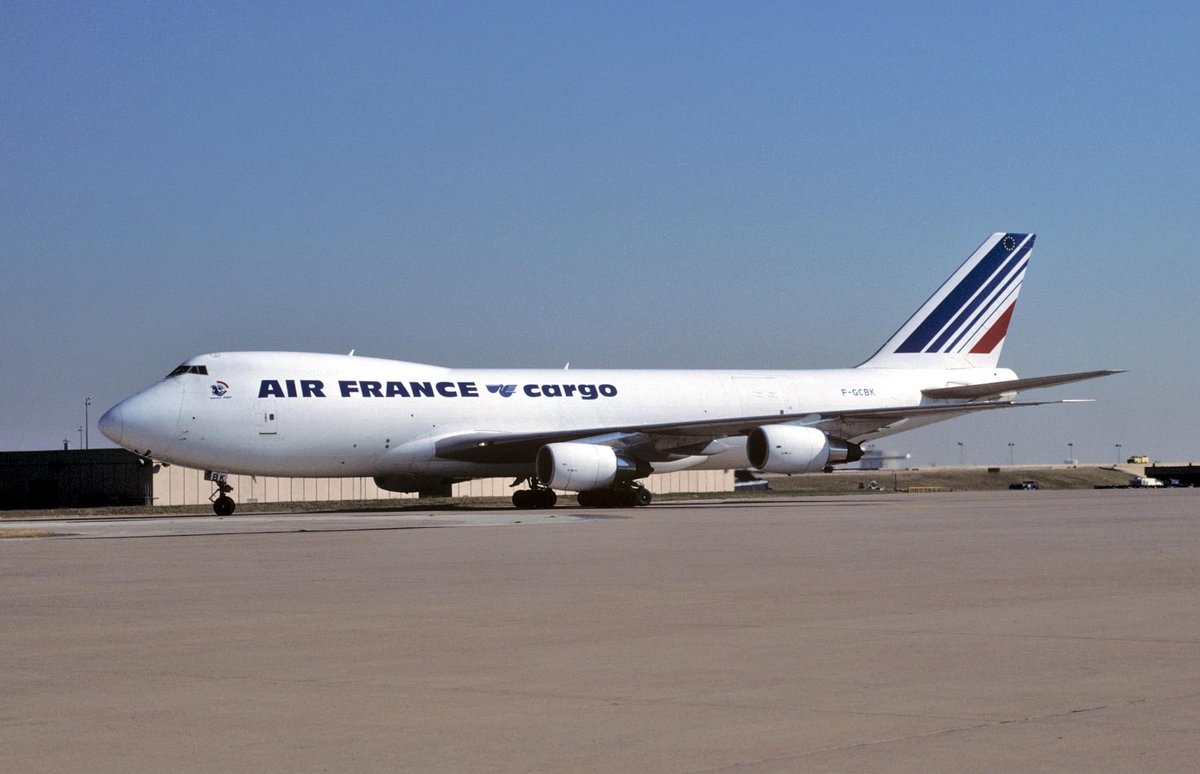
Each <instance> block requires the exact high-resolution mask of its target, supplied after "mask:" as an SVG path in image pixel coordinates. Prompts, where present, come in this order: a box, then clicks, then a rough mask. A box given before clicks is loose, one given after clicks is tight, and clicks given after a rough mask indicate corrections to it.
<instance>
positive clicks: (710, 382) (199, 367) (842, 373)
mask: <svg viewBox="0 0 1200 774" xmlns="http://www.w3.org/2000/svg"><path fill="white" fill-rule="evenodd" d="M1034 238H1035V235H1034V234H1018V233H996V234H992V235H991V236H990V237H988V238H987V239H986V240H984V242H983V244H981V245H980V246H979V248H978V249H976V250H975V252H974V253H972V254H971V256H970V257H969V258H968V259H967V260H966V262H965V263H963V264H962V265H961V266H959V267H958V269H957V270H956V271H955V272H954V273H953V274H952V275H951V276H950V277H949V279H947V280H946V281H945V282H944V283H943V284H942V285H941V287H940V288H939V289H938V290H937V291H936V292H935V293H934V294H933V295H932V296H930V298H929V299H928V300H927V301H926V302H925V303H924V304H923V305H922V306H921V307H920V308H919V309H918V310H917V311H916V313H914V314H913V315H912V316H911V317H910V318H909V319H908V321H907V322H905V323H904V324H903V325H902V326H900V329H899V330H897V331H896V333H895V334H893V336H892V337H891V338H890V339H888V340H887V342H886V343H884V345H883V346H882V347H880V348H879V350H878V351H877V352H876V353H875V354H874V355H872V356H871V357H870V358H868V359H867V360H866V361H864V362H863V363H861V364H859V365H858V366H856V367H854V368H842V369H831V370H795V371H790V370H789V371H755V370H720V371H716V370H709V371H699V370H553V369H490V368H489V369H485V368H444V367H440V366H435V365H427V364H422V363H409V362H403V361H396V360H384V359H377V358H370V357H361V356H354V355H353V352H352V353H351V354H350V355H334V354H316V353H296V352H215V353H212V354H208V355H200V356H198V357H194V358H191V359H190V360H187V361H185V362H184V363H183V364H182V365H180V366H179V367H177V368H175V369H174V370H173V371H171V372H170V373H169V374H167V376H166V377H165V378H164V379H163V380H162V381H160V382H158V383H156V384H153V385H151V386H150V387H148V388H146V389H145V390H143V391H141V392H139V393H137V394H135V395H133V396H132V397H130V398H127V399H125V400H123V401H121V402H120V403H118V404H117V405H116V406H113V407H112V408H111V409H109V410H108V411H107V412H106V413H105V414H104V415H103V416H102V417H101V418H100V422H99V428H100V431H101V432H102V433H103V434H104V435H105V436H107V437H108V438H109V439H110V440H111V441H112V442H113V443H115V444H117V445H118V446H121V447H124V448H126V449H130V450H132V451H133V452H135V453H136V454H138V455H140V456H141V457H142V458H144V459H146V460H148V461H149V460H157V461H160V462H168V463H176V464H179V465H186V466H189V467H194V468H201V469H203V470H204V471H205V472H206V478H208V479H209V480H211V481H213V483H214V484H215V485H216V489H215V490H214V492H213V495H212V497H211V498H210V499H211V500H212V502H213V510H214V512H215V513H216V514H217V515H220V516H226V515H229V514H231V513H233V511H234V509H235V503H234V500H233V498H232V497H230V494H231V492H232V487H231V486H229V485H228V483H227V480H226V479H227V476H228V474H230V473H242V474H250V475H273V476H330V477H342V476H354V477H357V476H371V477H373V478H374V479H375V482H376V483H377V484H378V485H379V486H380V487H381V488H383V489H385V490H388V491H396V492H419V493H422V494H431V493H445V494H448V489H449V486H450V485H451V484H453V483H456V482H460V481H466V480H469V479H473V478H490V477H498V476H504V477H512V478H513V479H514V481H513V486H514V487H518V486H520V485H521V484H526V485H527V487H526V488H520V489H516V491H515V492H514V494H513V496H512V501H513V505H514V506H516V507H518V508H549V507H553V506H554V505H555V503H556V500H557V494H556V490H557V491H560V492H574V493H576V497H577V500H578V502H579V504H580V505H581V506H585V507H587V506H592V507H596V506H600V507H632V506H639V505H648V504H649V503H650V501H651V499H652V495H651V493H650V491H649V490H648V489H647V488H646V487H645V485H644V484H643V482H642V479H644V478H645V477H646V476H648V475H650V474H651V473H656V472H658V473H662V472H670V471H676V470H684V469H688V468H704V469H731V468H744V467H747V466H749V467H752V468H754V469H756V470H758V471H761V472H764V473H805V472H816V471H821V470H826V471H828V470H832V469H833V466H835V465H839V464H844V463H849V462H853V461H855V460H858V459H859V458H860V457H861V456H862V444H864V443H865V442H867V441H871V440H874V439H876V438H881V437H884V436H887V435H891V434H893V433H898V432H901V431H905V430H911V429H913V428H917V427H922V426H925V425H928V424H931V423H933V422H940V421H943V420H946V419H950V418H953V417H958V416H963V415H966V414H970V413H974V412H977V411H990V410H994V409H1005V408H1014V407H1024V406H1038V405H1046V404H1047V403H1066V402H1070V401H1041V402H1019V401H1017V400H1016V397H1017V393H1018V392H1019V391H1022V390H1027V389H1033V388H1038V387H1049V386H1052V385H1059V384H1067V383H1070V382H1076V381H1080V380H1083V379H1091V378H1095V377H1100V376H1107V375H1110V374H1114V373H1120V371H1111V370H1107V371H1086V372H1077V373H1068V374H1056V375H1053V376H1041V377H1034V378H1026V379H1021V378H1018V377H1017V375H1016V373H1014V372H1013V371H1011V370H1009V369H1007V368H1000V367H998V362H999V358H1000V352H1001V350H1002V348H1003V346H1004V341H1005V337H1006V335H1007V332H1008V327H1009V322H1010V321H1011V319H1012V314H1013V309H1014V306H1015V303H1016V300H1017V295H1018V293H1019V292H1020V289H1021V283H1022V281H1023V280H1024V277H1025V270H1026V267H1027V265H1028V263H1029V259H1030V257H1031V256H1032V253H1033V243H1034Z"/></svg>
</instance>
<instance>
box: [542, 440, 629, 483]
mask: <svg viewBox="0 0 1200 774" xmlns="http://www.w3.org/2000/svg"><path fill="white" fill-rule="evenodd" d="M534 470H535V472H536V473H537V480H538V483H539V484H541V485H542V486H545V487H549V488H550V489H564V490H566V491H568V492H584V491H587V490H590V489H603V488H605V487H610V486H612V485H613V484H615V483H618V482H621V481H632V480H633V479H635V478H641V477H643V476H647V475H649V474H650V472H651V468H650V466H649V465H647V464H646V463H644V462H639V461H635V460H630V459H626V458H625V457H622V456H621V455H619V454H617V452H616V451H615V450H614V449H613V448H612V447H611V446H596V445H593V444H590V443H548V444H546V445H545V446H543V447H542V448H540V449H538V453H537V461H536V462H535V463H534Z"/></svg>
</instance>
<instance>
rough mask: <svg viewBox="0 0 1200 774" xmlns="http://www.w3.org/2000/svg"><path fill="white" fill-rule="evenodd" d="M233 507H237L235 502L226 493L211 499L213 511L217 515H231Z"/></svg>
mask: <svg viewBox="0 0 1200 774" xmlns="http://www.w3.org/2000/svg"><path fill="white" fill-rule="evenodd" d="M235 508H237V503H235V502H234V501H233V498H232V497H229V496H228V495H221V496H220V497H218V498H217V499H215V500H213V513H215V514H217V515H218V516H232V515H233V511H234V509H235Z"/></svg>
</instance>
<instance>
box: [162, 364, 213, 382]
mask: <svg viewBox="0 0 1200 774" xmlns="http://www.w3.org/2000/svg"><path fill="white" fill-rule="evenodd" d="M180 374H201V375H202V376H208V366H202V365H186V364H185V365H181V366H176V368H175V370H174V371H172V372H171V373H169V374H167V378H168V379H170V378H171V377H172V376H179V375H180Z"/></svg>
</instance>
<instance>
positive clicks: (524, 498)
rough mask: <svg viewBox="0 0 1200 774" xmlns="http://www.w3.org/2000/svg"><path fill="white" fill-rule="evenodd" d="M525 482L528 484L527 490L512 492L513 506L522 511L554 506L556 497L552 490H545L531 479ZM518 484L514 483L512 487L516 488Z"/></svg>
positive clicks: (517, 482)
mask: <svg viewBox="0 0 1200 774" xmlns="http://www.w3.org/2000/svg"><path fill="white" fill-rule="evenodd" d="M526 480H527V481H528V482H529V489H518V490H517V491H515V492H513V496H512V502H513V506H514V507H517V508H520V509H522V510H525V509H528V508H553V507H554V504H555V503H556V502H558V495H557V494H555V493H554V490H553V489H547V488H546V487H544V486H542V485H541V484H539V483H538V482H537V481H536V480H535V479H533V478H529V479H526ZM519 483H521V482H520V481H516V482H514V484H513V485H514V486H516V485H517V484H519Z"/></svg>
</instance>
